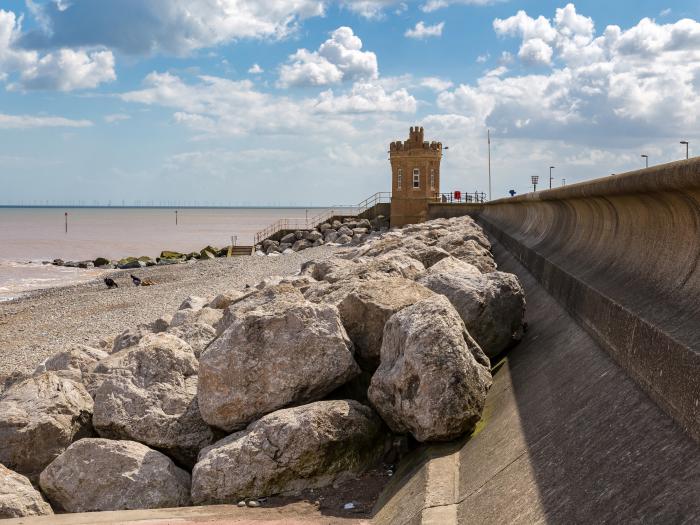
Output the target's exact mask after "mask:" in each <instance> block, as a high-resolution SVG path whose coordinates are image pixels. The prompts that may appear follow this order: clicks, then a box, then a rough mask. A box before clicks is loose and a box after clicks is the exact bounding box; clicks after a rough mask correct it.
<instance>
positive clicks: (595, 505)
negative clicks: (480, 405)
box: [459, 245, 700, 524]
mask: <svg viewBox="0 0 700 525" xmlns="http://www.w3.org/2000/svg"><path fill="white" fill-rule="evenodd" d="M495 250H496V255H497V260H498V261H499V265H500V269H502V270H503V271H509V272H513V273H516V274H517V275H518V276H519V277H520V279H521V282H522V284H523V286H524V287H525V289H526V293H527V300H528V313H527V322H528V325H529V330H528V333H527V334H526V336H525V338H524V339H523V341H522V342H521V344H520V345H519V346H518V347H517V348H515V349H514V350H513V351H512V352H511V353H510V355H508V356H507V370H506V371H505V373H500V374H498V375H497V376H496V381H495V384H494V389H493V391H492V392H491V394H490V400H489V401H490V407H489V412H490V413H491V416H490V419H489V421H487V425H486V428H485V430H484V431H483V432H482V434H481V435H479V436H478V438H477V439H475V440H473V441H472V442H470V443H467V445H466V446H465V448H464V450H463V452H462V454H461V472H460V489H461V490H460V497H461V500H462V504H461V505H460V512H459V515H460V518H461V519H460V523H532V522H536V521H545V522H547V523H552V524H559V523H567V524H568V523H690V522H695V521H697V520H698V519H700V500H699V499H698V497H697V495H698V494H700V447H698V445H697V444H696V443H695V442H694V441H692V439H691V438H690V437H688V435H687V434H685V433H684V432H683V431H682V430H681V428H680V427H679V426H678V425H677V424H676V423H675V422H674V421H673V420H672V419H671V418H670V417H669V416H668V415H666V414H665V413H664V412H663V411H662V410H661V409H660V408H659V407H658V406H657V405H656V404H655V403H654V402H653V401H652V400H651V399H650V398H649V397H648V396H647V395H646V394H645V393H644V392H643V391H642V390H641V389H640V388H639V387H638V386H637V385H636V384H635V383H634V382H633V381H632V380H631V379H630V378H629V377H628V376H627V375H626V373H625V372H624V371H623V370H622V369H620V368H619V367H618V366H617V365H616V364H615V363H614V362H613V361H612V359H611V358H610V357H609V356H608V355H607V354H606V353H605V352H604V351H603V350H602V349H601V348H600V347H598V346H597V345H596V343H595V342H594V341H593V340H592V339H591V337H590V336H589V335H588V334H587V333H586V332H585V331H584V330H583V329H582V328H580V327H579V326H578V325H577V324H576V323H575V322H574V321H573V320H572V319H571V317H569V316H568V314H566V312H565V311H564V310H563V309H562V308H561V306H559V305H558V304H557V303H556V302H555V301H554V299H553V298H552V297H551V296H549V295H548V294H547V293H546V292H545V291H544V289H543V288H542V287H541V286H540V285H539V284H538V283H537V282H536V280H535V279H534V277H533V276H532V275H531V274H529V272H527V271H526V270H524V268H523V267H522V266H520V265H519V264H518V263H517V262H515V260H514V259H513V258H512V256H511V255H510V254H508V253H506V252H505V251H504V250H503V248H502V247H500V246H498V245H496V247H495ZM508 379H510V381H508ZM509 383H510V384H509ZM518 427H519V428H518ZM475 472H476V473H477V476H476V477H477V482H476V483H473V482H472V481H471V479H470V478H473V477H474V473H475ZM485 472H487V474H485ZM484 474H485V475H484ZM482 477H483V479H480V478H482ZM477 485H478V486H477Z"/></svg>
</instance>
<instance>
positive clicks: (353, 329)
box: [338, 277, 434, 371]
mask: <svg viewBox="0 0 700 525" xmlns="http://www.w3.org/2000/svg"><path fill="white" fill-rule="evenodd" d="M433 295H434V293H433V292H431V291H430V290H428V289H427V288H426V287H424V286H422V285H420V284H418V283H416V282H415V281H411V280H409V279H404V278H402V277H390V278H386V279H374V280H370V281H359V282H358V283H357V285H356V286H354V287H353V289H352V290H351V291H350V292H349V293H348V294H347V295H346V296H345V298H344V299H343V300H342V301H341V302H340V304H339V305H338V311H339V312H340V317H341V319H342V321H343V326H344V327H345V330H347V332H348V335H349V336H350V339H351V340H352V342H353V344H354V345H355V358H356V360H357V362H358V363H359V364H360V366H361V367H362V369H363V370H368V371H374V370H375V369H376V368H377V367H378V366H379V355H380V351H381V348H382V336H383V334H384V325H385V324H386V322H387V321H388V320H389V318H390V317H391V316H392V315H394V314H395V313H396V312H398V311H399V310H402V309H403V308H406V307H407V306H410V305H412V304H415V303H417V302H418V301H420V300H422V299H426V298H428V297H432V296H433Z"/></svg>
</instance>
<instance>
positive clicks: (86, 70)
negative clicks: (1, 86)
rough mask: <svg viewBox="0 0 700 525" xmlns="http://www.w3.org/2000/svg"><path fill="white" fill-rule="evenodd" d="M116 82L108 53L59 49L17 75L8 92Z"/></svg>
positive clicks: (94, 85)
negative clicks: (16, 79)
mask: <svg viewBox="0 0 700 525" xmlns="http://www.w3.org/2000/svg"><path fill="white" fill-rule="evenodd" d="M116 78H117V75H116V73H115V72H114V55H112V52H111V51H93V52H87V51H82V50H78V51H74V50H72V49H61V50H59V51H56V52H54V53H49V54H47V55H44V56H43V57H40V58H38V60H37V61H36V62H34V63H33V64H31V65H30V66H29V67H27V68H25V69H24V70H22V71H21V72H20V76H19V80H18V81H17V82H15V83H12V84H10V85H9V86H8V87H9V88H10V89H56V90H59V91H72V90H74V89H86V88H95V87H97V86H99V85H100V84H102V83H103V82H111V81H113V80H115V79H116Z"/></svg>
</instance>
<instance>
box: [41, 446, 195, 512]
mask: <svg viewBox="0 0 700 525" xmlns="http://www.w3.org/2000/svg"><path fill="white" fill-rule="evenodd" d="M39 483H40V485H41V489H42V490H43V491H44V493H45V494H46V496H47V497H48V498H49V500H50V501H51V503H53V504H54V505H55V506H56V507H57V508H60V509H62V510H64V511H66V512H95V511H105V510H129V509H158V508H165V507H183V506H186V505H189V504H190V475H189V474H188V473H187V472H186V471H184V470H182V469H181V468H178V467H177V466H176V465H175V464H174V463H173V462H172V460H171V459H170V458H168V457H167V456H165V455H164V454H161V453H160V452H157V451H155V450H153V449H150V448H148V447H147V446H146V445H142V444H141V443H136V442H134V441H112V440H110V439H101V438H91V439H81V440H80V441H77V442H75V443H73V445H72V446H70V447H69V448H68V449H67V450H66V451H65V452H63V454H61V455H60V456H59V457H57V458H56V459H55V460H54V461H53V462H51V464H50V465H49V466H47V467H46V469H45V470H44V471H43V472H42V473H41V477H40V480H39Z"/></svg>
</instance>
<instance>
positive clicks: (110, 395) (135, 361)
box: [93, 329, 214, 466]
mask: <svg viewBox="0 0 700 525" xmlns="http://www.w3.org/2000/svg"><path fill="white" fill-rule="evenodd" d="M212 330H213V329H212ZM107 361H108V362H104V361H103V362H102V363H100V367H101V373H103V374H104V375H105V377H104V380H103V381H102V384H101V385H100V387H99V389H98V390H97V392H96V394H95V411H94V416H93V424H94V426H95V430H97V432H98V433H99V435H100V436H102V437H107V438H113V439H127V440H133V441H138V442H140V443H144V444H146V445H148V446H150V447H153V448H155V449H158V450H160V451H162V452H164V453H166V454H168V455H169V456H171V457H172V458H173V459H175V460H176V461H178V463H180V464H182V465H186V466H191V465H193V464H194V462H195V460H196V458H197V454H198V453H199V451H200V450H201V449H202V448H204V447H205V446H208V445H209V444H211V443H212V442H213V440H214V435H213V433H212V431H211V429H210V428H209V426H208V425H207V424H206V423H205V422H204V421H203V420H202V417H201V415H200V414H199V408H198V405H197V369H198V364H197V360H196V359H195V356H194V355H193V353H192V349H191V348H190V346H189V345H187V344H186V343H184V342H183V341H181V340H180V339H178V338H177V337H174V336H173V335H170V334H157V335H152V336H148V337H145V338H144V339H142V340H141V342H140V343H139V345H138V346H137V347H134V348H129V349H127V350H124V351H122V352H121V353H120V354H114V355H113V356H112V357H110V359H108V360H107Z"/></svg>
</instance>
